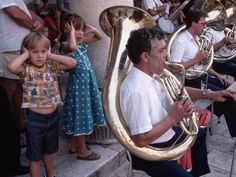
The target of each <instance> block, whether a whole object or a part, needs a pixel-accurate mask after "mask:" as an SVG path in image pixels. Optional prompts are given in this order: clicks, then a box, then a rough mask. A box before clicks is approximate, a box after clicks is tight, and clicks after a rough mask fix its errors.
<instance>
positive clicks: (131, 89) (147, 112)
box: [120, 28, 232, 177]
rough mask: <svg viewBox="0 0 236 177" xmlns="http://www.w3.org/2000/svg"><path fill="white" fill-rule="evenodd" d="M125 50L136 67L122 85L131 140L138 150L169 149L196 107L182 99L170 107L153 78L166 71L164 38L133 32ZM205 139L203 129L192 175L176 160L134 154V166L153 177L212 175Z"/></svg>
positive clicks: (215, 95)
mask: <svg viewBox="0 0 236 177" xmlns="http://www.w3.org/2000/svg"><path fill="white" fill-rule="evenodd" d="M126 49H127V53H128V56H129V58H130V60H131V61H132V63H133V67H132V69H131V70H130V72H129V73H128V76H127V77H126V78H125V80H124V82H123V83H122V85H121V91H120V106H121V110H122V112H123V115H124V118H125V121H126V123H127V125H128V127H129V130H130V133H131V139H132V140H133V142H134V143H135V145H136V146H138V147H146V146H148V145H150V146H154V147H158V148H163V147H169V146H171V145H172V144H173V142H175V141H176V140H177V139H178V137H179V136H180V134H181V129H180V127H179V126H176V125H177V124H178V123H179V122H180V121H182V119H183V118H184V117H186V116H190V115H192V113H193V104H192V102H191V100H190V99H180V100H179V101H176V102H175V103H174V104H173V105H169V104H168V101H167V94H166V91H165V90H164V87H163V85H161V84H160V83H159V82H158V81H157V80H155V79H154V78H153V76H154V75H159V74H161V73H162V72H163V70H164V67H165V61H166V58H167V50H166V44H165V41H164V36H163V34H162V33H161V32H160V31H158V30H157V29H154V28H153V29H149V28H142V29H138V30H135V31H133V32H131V35H130V37H129V40H128V43H127V45H126ZM186 89H187V90H188V92H189V94H190V95H191V96H193V98H195V99H199V98H205V97H206V96H207V97H208V98H212V99H215V100H216V101H225V99H224V98H223V96H232V94H231V93H230V92H228V91H216V92H213V91H209V92H208V93H206V94H205V93H204V92H202V91H201V90H200V89H195V88H186ZM168 105H169V106H168ZM205 137H206V136H205V131H204V129H201V128H199V132H198V136H197V138H196V141H195V143H194V145H193V146H192V148H191V153H192V162H193V167H192V171H191V173H189V172H187V171H186V170H184V169H183V168H182V167H181V166H180V165H179V164H178V163H177V161H176V160H170V161H169V160H161V161H149V160H144V159H142V158H140V157H138V156H136V155H134V154H131V158H132V161H133V163H132V165H133V166H134V167H135V169H138V170H143V171H145V172H146V173H147V174H148V175H150V176H153V177H155V176H157V175H158V176H163V177H173V176H175V177H193V176H195V177H197V176H201V175H204V174H206V173H209V172H210V169H209V166H208V162H207V151H206V144H205ZM182 138H184V137H183V136H181V138H180V140H181V139H182ZM170 169H171V170H170Z"/></svg>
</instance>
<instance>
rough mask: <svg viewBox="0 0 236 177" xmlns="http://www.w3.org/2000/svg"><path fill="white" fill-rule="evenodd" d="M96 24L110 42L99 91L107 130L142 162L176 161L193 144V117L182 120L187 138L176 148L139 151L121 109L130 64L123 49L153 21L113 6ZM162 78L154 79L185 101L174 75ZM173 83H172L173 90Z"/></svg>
mask: <svg viewBox="0 0 236 177" xmlns="http://www.w3.org/2000/svg"><path fill="white" fill-rule="evenodd" d="M99 23H100V26H101V28H102V30H103V31H104V33H106V34H107V35H108V36H109V37H110V38H111V44H110V49H109V55H108V62H107V67H106V72H105V78H104V83H103V90H102V100H103V108H104V112H105V117H106V121H107V124H108V126H109V128H110V129H111V131H112V132H113V134H114V136H115V137H116V139H117V140H118V141H119V142H120V143H121V144H122V145H123V146H124V147H125V148H126V149H128V150H129V151H130V152H131V153H133V154H135V155H136V156H138V157H140V158H142V159H147V160H170V159H177V158H179V157H180V156H182V155H183V154H184V153H185V152H186V151H187V149H189V148H190V147H191V146H192V145H193V143H194V142H195V139H196V134H197V132H198V127H197V117H196V114H195V113H193V115H192V116H191V117H190V118H185V120H184V121H183V122H181V126H182V127H184V128H183V129H184V130H185V129H187V130H186V132H187V136H186V138H185V139H184V140H183V142H182V143H180V144H178V146H174V147H171V148H168V149H163V148H161V149H160V148H154V147H143V148H140V147H138V146H136V145H135V144H134V142H133V141H132V139H131V137H130V132H129V128H128V126H127V124H126V122H125V119H124V117H123V114H122V111H121V108H120V99H119V98H120V95H119V94H120V86H121V84H122V82H123V80H124V78H125V77H126V75H127V73H128V71H129V68H130V67H131V61H130V60H129V58H128V56H127V52H126V49H125V45H126V43H127V41H128V38H129V35H130V32H131V31H132V30H135V29H139V28H143V27H150V28H152V27H154V26H155V21H154V20H153V18H152V17H151V16H150V15H149V14H148V13H147V12H145V11H143V10H142V9H139V8H135V7H128V6H113V7H110V8H107V9H105V10H104V11H103V12H102V13H101V14H100V17H99ZM163 76H166V77H163ZM163 76H162V77H160V76H156V77H157V78H159V79H158V81H160V82H163V84H166V87H168V88H167V89H169V90H172V91H173V90H176V87H180V86H181V87H182V89H181V91H180V92H179V93H177V94H175V95H176V96H178V97H179V98H180V96H183V95H185V96H186V97H188V94H187V92H186V90H185V89H183V85H181V83H180V82H179V81H178V79H176V78H175V77H174V75H172V74H171V73H170V72H169V71H167V70H165V72H163ZM167 77H168V79H167ZM172 83H175V84H174V86H173V84H172Z"/></svg>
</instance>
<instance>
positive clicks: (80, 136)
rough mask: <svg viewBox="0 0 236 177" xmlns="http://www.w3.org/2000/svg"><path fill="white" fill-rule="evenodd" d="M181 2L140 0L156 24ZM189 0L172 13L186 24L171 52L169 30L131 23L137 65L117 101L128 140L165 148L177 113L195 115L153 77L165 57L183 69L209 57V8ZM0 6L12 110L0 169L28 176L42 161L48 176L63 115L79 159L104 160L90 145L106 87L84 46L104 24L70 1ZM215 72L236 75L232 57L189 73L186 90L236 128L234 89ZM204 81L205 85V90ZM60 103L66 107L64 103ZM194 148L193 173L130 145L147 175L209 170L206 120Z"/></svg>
mask: <svg viewBox="0 0 236 177" xmlns="http://www.w3.org/2000/svg"><path fill="white" fill-rule="evenodd" d="M182 3H183V2H182V1H178V0H174V1H164V0H162V1H159V0H142V1H139V2H138V3H137V4H136V6H140V7H141V8H143V9H144V10H146V11H147V12H148V13H149V14H150V15H151V16H152V17H153V19H154V20H155V21H156V22H157V25H158V23H159V21H158V20H159V19H160V18H161V17H164V18H165V19H166V18H168V17H169V16H171V14H172V13H174V12H175V10H176V9H177V8H178V7H180V6H181V4H182ZM192 5H194V4H193V1H190V3H189V4H187V5H186V6H185V7H183V9H181V11H180V12H179V13H178V14H177V16H175V19H171V20H173V24H174V26H175V28H177V27H178V26H179V25H180V24H183V23H185V24H186V29H185V30H184V31H183V32H182V33H181V34H179V35H178V36H177V37H176V39H175V40H174V42H173V45H172V46H171V51H170V56H168V53H167V50H166V42H167V41H165V34H164V33H166V32H165V31H164V32H163V31H162V29H159V28H157V27H154V28H142V29H138V30H134V31H132V32H131V34H130V37H129V39H128V41H127V45H126V49H127V54H128V56H129V58H130V60H131V62H132V63H133V67H132V68H131V70H130V71H129V73H128V76H127V77H126V78H125V80H124V82H123V83H122V85H121V92H120V103H121V105H120V106H121V110H122V112H123V114H124V118H125V121H126V123H127V125H128V127H129V130H130V134H131V139H132V140H133V142H134V143H135V144H136V145H137V146H138V147H146V146H148V145H150V146H154V147H168V146H171V144H172V143H173V142H175V141H179V140H182V139H183V138H184V137H182V138H180V139H179V135H180V134H182V133H181V129H180V127H179V122H180V121H181V120H183V118H184V117H186V116H189V115H192V113H193V111H194V109H193V103H192V101H191V100H190V99H181V100H179V101H176V102H175V103H174V104H173V105H171V107H168V106H167V105H168V103H167V102H168V99H167V95H166V93H165V91H163V90H164V88H163V86H162V85H161V84H160V83H159V82H158V81H156V80H153V75H155V74H161V73H162V71H163V69H164V68H165V61H166V59H167V58H169V57H170V59H171V61H173V62H178V63H181V64H182V65H183V66H184V67H185V69H189V68H192V67H193V66H194V65H195V64H196V63H199V62H201V61H202V60H204V59H205V58H207V56H208V52H207V51H199V44H198V41H199V36H200V35H201V34H202V32H203V29H204V28H205V27H206V17H207V14H206V13H205V12H204V11H203V10H200V9H195V10H193V9H190V7H191V6H192ZM0 9H1V11H0V24H2V25H0V39H1V43H0V105H1V106H0V110H1V114H2V115H6V116H5V118H4V125H3V126H2V129H1V131H2V133H1V136H4V137H3V140H4V142H7V143H4V146H3V150H2V151H1V152H4V154H3V156H2V157H3V158H4V162H6V163H4V168H3V170H2V171H1V174H2V175H4V176H5V177H13V176H15V175H21V174H25V173H30V176H31V177H39V176H40V173H41V170H40V164H41V161H43V163H44V167H45V175H46V177H53V176H54V170H53V166H54V158H53V154H54V153H55V152H57V151H58V145H59V144H58V141H59V133H58V132H59V123H60V121H59V120H60V117H61V118H62V128H63V130H64V132H65V133H66V134H67V135H69V136H70V137H71V143H70V146H69V149H68V153H76V154H77V155H76V158H77V159H80V160H98V159H100V154H98V153H96V152H93V151H92V150H91V148H90V147H89V146H88V145H87V144H86V138H87V136H88V135H90V134H91V133H92V132H93V129H94V126H95V125H98V126H104V125H105V115H104V113H103V105H102V101H101V95H100V91H99V90H98V85H97V81H96V76H95V73H94V71H93V68H92V66H91V63H90V59H89V56H88V53H87V48H88V43H91V42H96V41H98V40H102V38H103V35H102V33H101V31H100V30H99V29H97V28H95V27H94V26H93V25H90V24H88V23H86V22H85V21H84V20H83V17H82V16H80V15H78V14H75V13H70V9H69V1H68V0H36V1H31V0H28V1H26V0H25V2H24V1H23V0H1V2H0ZM186 14H188V15H186ZM3 24H4V25H3ZM209 30H210V29H209ZM212 30H213V29H212ZM213 32H214V31H212V32H211V33H213ZM217 32H218V31H217ZM217 32H215V33H217ZM214 36H217V35H214ZM219 36H220V37H219V38H217V39H215V40H214V43H213V44H214V50H215V51H218V50H220V48H221V47H223V46H224V45H225V44H226V43H228V42H229V41H230V40H231V39H229V38H228V37H227V36H225V35H224V33H223V34H222V33H220V34H219ZM137 46H139V47H137ZM218 65H220V66H218ZM221 66H224V70H222V67H221ZM215 70H216V71H215ZM217 71H218V72H221V73H226V74H229V75H232V76H233V77H235V73H234V71H235V60H231V61H230V63H224V64H215V65H214V66H213V68H212V69H210V70H209V71H208V72H209V77H207V82H206V77H205V76H201V77H198V78H196V79H191V80H189V79H187V78H186V81H185V83H186V90H187V91H188V93H189V95H190V96H191V97H192V98H193V99H205V98H207V99H211V100H213V101H214V107H215V109H214V113H215V114H216V115H217V116H221V115H224V116H225V119H226V122H227V126H228V129H229V132H230V135H231V136H232V137H235V136H236V131H235V129H234V125H235V124H236V123H235V119H234V116H235V115H236V107H235V106H236V102H235V100H234V99H233V98H234V97H233V95H234V94H236V92H235V91H226V90H225V89H226V88H227V87H228V86H229V85H230V83H229V82H228V81H227V80H226V79H225V78H224V77H223V76H222V75H221V74H220V73H218V72H217ZM63 72H68V73H69V75H68V81H67V88H66V95H65V99H63V98H62V95H61V94H60V88H59V84H58V82H59V81H58V76H59V74H61V73H63ZM203 83H204V84H205V85H206V87H204V88H203V89H202V85H201V84H203ZM62 100H64V103H63V101H62ZM61 106H63V113H62V115H60V111H59V110H58V109H59V108H60V107H61ZM209 109H210V108H209ZM137 120H138V121H137ZM9 130H10V131H9ZM6 132H10V133H7V134H6ZM21 132H24V133H25V136H26V142H24V141H21V136H20V134H21ZM9 140H11V141H9ZM21 143H25V146H26V158H27V159H28V160H29V167H27V166H23V165H21V160H20V156H21ZM9 147H11V148H9ZM13 147H14V148H13ZM191 155H192V164H193V167H192V170H191V172H190V173H189V172H187V171H186V170H184V169H183V168H182V167H181V166H180V164H179V163H178V162H177V161H175V160H171V161H168V160H161V161H148V160H144V159H142V158H140V157H138V156H136V155H134V154H131V157H132V160H133V165H134V166H135V168H136V169H140V170H143V171H145V172H146V173H147V174H148V175H150V176H157V174H158V175H160V176H165V177H171V176H173V174H174V176H175V177H178V176H179V177H180V176H181V177H183V176H184V177H185V176H186V177H190V176H193V177H197V176H201V175H204V174H207V173H209V172H210V169H209V166H208V161H207V148H206V130H205V129H203V128H199V132H198V135H197V140H196V142H195V143H194V145H193V146H192V148H191ZM170 169H171V170H170Z"/></svg>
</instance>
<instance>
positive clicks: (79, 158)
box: [76, 152, 101, 160]
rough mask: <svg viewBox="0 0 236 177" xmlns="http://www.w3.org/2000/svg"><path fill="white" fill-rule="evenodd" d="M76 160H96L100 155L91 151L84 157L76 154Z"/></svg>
mask: <svg viewBox="0 0 236 177" xmlns="http://www.w3.org/2000/svg"><path fill="white" fill-rule="evenodd" d="M76 158H77V159H78V160H98V159H100V158H101V156H100V155H99V154H97V153H95V152H91V154H89V155H88V156H86V157H80V156H77V157H76Z"/></svg>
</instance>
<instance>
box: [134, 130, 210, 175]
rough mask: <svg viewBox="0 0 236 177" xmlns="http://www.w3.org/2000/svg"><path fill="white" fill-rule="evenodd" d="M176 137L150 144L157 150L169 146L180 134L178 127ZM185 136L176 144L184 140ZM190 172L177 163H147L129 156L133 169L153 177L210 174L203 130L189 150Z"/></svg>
mask: <svg viewBox="0 0 236 177" xmlns="http://www.w3.org/2000/svg"><path fill="white" fill-rule="evenodd" d="M174 130H175V132H176V135H175V136H174V137H173V138H172V139H171V140H169V141H168V142H165V143H158V144H152V145H151V146H155V147H158V148H163V147H169V146H171V145H172V144H173V143H174V142H175V141H176V139H177V138H178V137H179V135H180V134H181V132H182V129H181V128H180V127H174ZM184 137H185V134H184V135H183V136H182V137H181V138H180V139H179V141H178V142H180V141H182V139H184ZM191 155H192V171H191V174H190V173H189V172H187V171H186V170H184V169H183V168H182V167H181V166H180V165H179V163H178V162H177V161H175V160H172V161H166V160H164V161H148V160H143V159H141V158H138V157H136V156H134V155H132V154H131V158H132V161H133V163H132V165H133V168H135V169H137V170H142V171H145V172H146V173H147V174H148V175H150V176H153V177H192V176H194V177H197V176H201V175H204V174H206V173H209V172H210V169H209V166H208V161H207V149H206V132H205V129H201V128H200V129H199V133H198V136H197V140H196V142H195V143H194V145H193V147H192V148H191Z"/></svg>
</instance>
